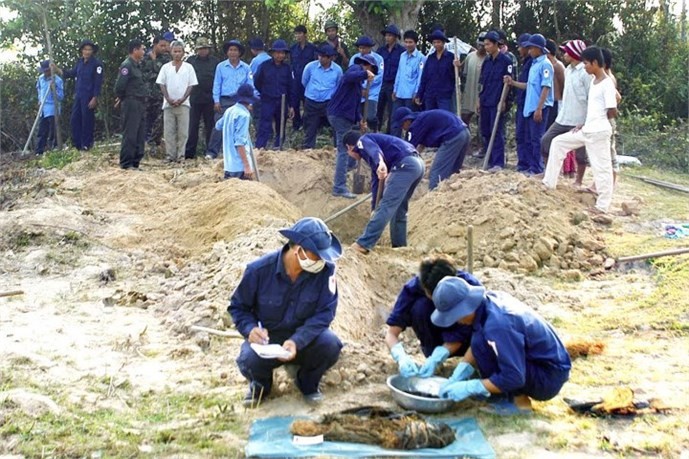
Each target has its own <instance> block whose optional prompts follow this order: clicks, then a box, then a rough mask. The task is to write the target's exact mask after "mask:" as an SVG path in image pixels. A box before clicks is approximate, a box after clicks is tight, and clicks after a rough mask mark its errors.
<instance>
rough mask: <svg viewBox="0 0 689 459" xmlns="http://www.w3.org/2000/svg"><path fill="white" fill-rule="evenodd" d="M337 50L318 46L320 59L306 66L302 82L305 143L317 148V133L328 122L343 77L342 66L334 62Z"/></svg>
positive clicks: (328, 46)
mask: <svg viewBox="0 0 689 459" xmlns="http://www.w3.org/2000/svg"><path fill="white" fill-rule="evenodd" d="M335 56H337V52H336V51H335V48H333V47H332V46H330V45H322V46H321V47H320V48H318V61H314V62H309V63H308V64H306V67H304V73H303V74H302V76H301V84H302V85H303V86H304V144H303V147H302V148H315V147H316V135H317V134H318V130H319V129H320V127H321V126H322V125H324V124H327V123H328V119H327V118H328V104H329V103H330V99H332V97H333V94H334V93H335V89H336V88H337V85H338V83H339V82H340V79H341V78H342V68H341V67H340V66H339V65H337V64H336V63H335V62H333V60H334V58H335Z"/></svg>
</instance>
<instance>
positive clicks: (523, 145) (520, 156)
mask: <svg viewBox="0 0 689 459" xmlns="http://www.w3.org/2000/svg"><path fill="white" fill-rule="evenodd" d="M523 109H524V107H521V106H519V105H517V113H516V115H515V116H516V118H515V124H516V132H515V137H516V142H517V172H526V171H528V170H529V164H528V162H527V158H528V157H529V154H528V152H529V150H530V149H531V138H530V137H529V129H528V126H527V125H526V118H524V112H523Z"/></svg>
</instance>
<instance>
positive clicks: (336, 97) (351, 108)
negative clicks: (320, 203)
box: [328, 55, 378, 198]
mask: <svg viewBox="0 0 689 459" xmlns="http://www.w3.org/2000/svg"><path fill="white" fill-rule="evenodd" d="M358 59H359V61H358V62H357V64H356V65H352V66H350V67H349V68H348V69H347V71H345V73H344V75H343V76H342V79H341V80H340V82H339V83H338V85H337V89H336V90H335V93H334V94H333V97H332V99H330V102H329V103H328V122H330V126H332V128H333V130H334V131H335V145H336V146H337V156H336V158H335V178H334V180H333V194H334V195H335V196H343V197H346V198H353V197H354V195H353V194H352V193H350V192H349V190H348V189H347V165H348V155H347V147H346V146H345V145H344V143H343V140H344V135H345V134H346V133H347V132H348V131H349V130H350V129H352V127H353V126H354V125H356V124H357V123H358V122H359V121H360V120H361V111H360V110H359V101H360V99H361V92H362V91H361V87H362V82H364V81H365V80H366V78H367V76H368V74H367V73H366V70H364V69H363V68H362V67H361V65H359V62H365V63H366V64H369V65H371V66H372V72H373V73H377V71H378V67H376V66H375V65H374V64H375V60H373V58H372V57H371V56H370V55H368V56H366V57H365V58H364V57H359V58H358Z"/></svg>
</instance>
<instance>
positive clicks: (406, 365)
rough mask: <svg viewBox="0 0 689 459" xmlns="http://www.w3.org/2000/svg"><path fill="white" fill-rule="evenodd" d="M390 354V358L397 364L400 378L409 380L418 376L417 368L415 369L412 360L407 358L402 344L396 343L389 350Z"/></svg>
mask: <svg viewBox="0 0 689 459" xmlns="http://www.w3.org/2000/svg"><path fill="white" fill-rule="evenodd" d="M390 354H392V358H393V359H394V360H395V362H397V366H398V367H399V370H400V374H401V375H402V376H404V377H405V378H409V377H411V376H416V375H417V374H419V367H417V366H416V363H415V362H414V360H413V359H412V358H411V357H409V355H408V354H407V353H406V352H404V347H402V343H397V344H395V345H394V346H392V348H391V349H390Z"/></svg>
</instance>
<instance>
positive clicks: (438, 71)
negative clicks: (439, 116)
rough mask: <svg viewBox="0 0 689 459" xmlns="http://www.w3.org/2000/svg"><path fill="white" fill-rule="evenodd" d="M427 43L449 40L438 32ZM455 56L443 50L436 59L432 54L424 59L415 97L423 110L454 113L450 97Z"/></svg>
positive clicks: (453, 90) (453, 80)
mask: <svg viewBox="0 0 689 459" xmlns="http://www.w3.org/2000/svg"><path fill="white" fill-rule="evenodd" d="M428 39H429V41H433V40H442V41H445V42H446V43H447V42H449V41H450V40H448V39H447V37H445V34H444V33H442V32H441V31H439V30H436V31H435V32H433V33H432V34H431V35H430V36H429V37H428ZM454 61H455V55H454V54H453V53H451V52H450V51H447V50H443V53H442V54H441V55H440V57H438V54H437V53H435V52H434V53H433V54H431V55H430V56H428V57H427V58H426V65H425V66H424V68H423V73H422V74H421V83H420V84H419V92H418V93H417V95H416V96H417V97H418V98H419V99H421V101H422V102H423V106H424V109H426V110H431V109H434V108H439V109H441V110H447V111H448V112H454V111H455V110H454V109H453V107H452V97H453V96H454V93H455V64H454Z"/></svg>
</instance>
